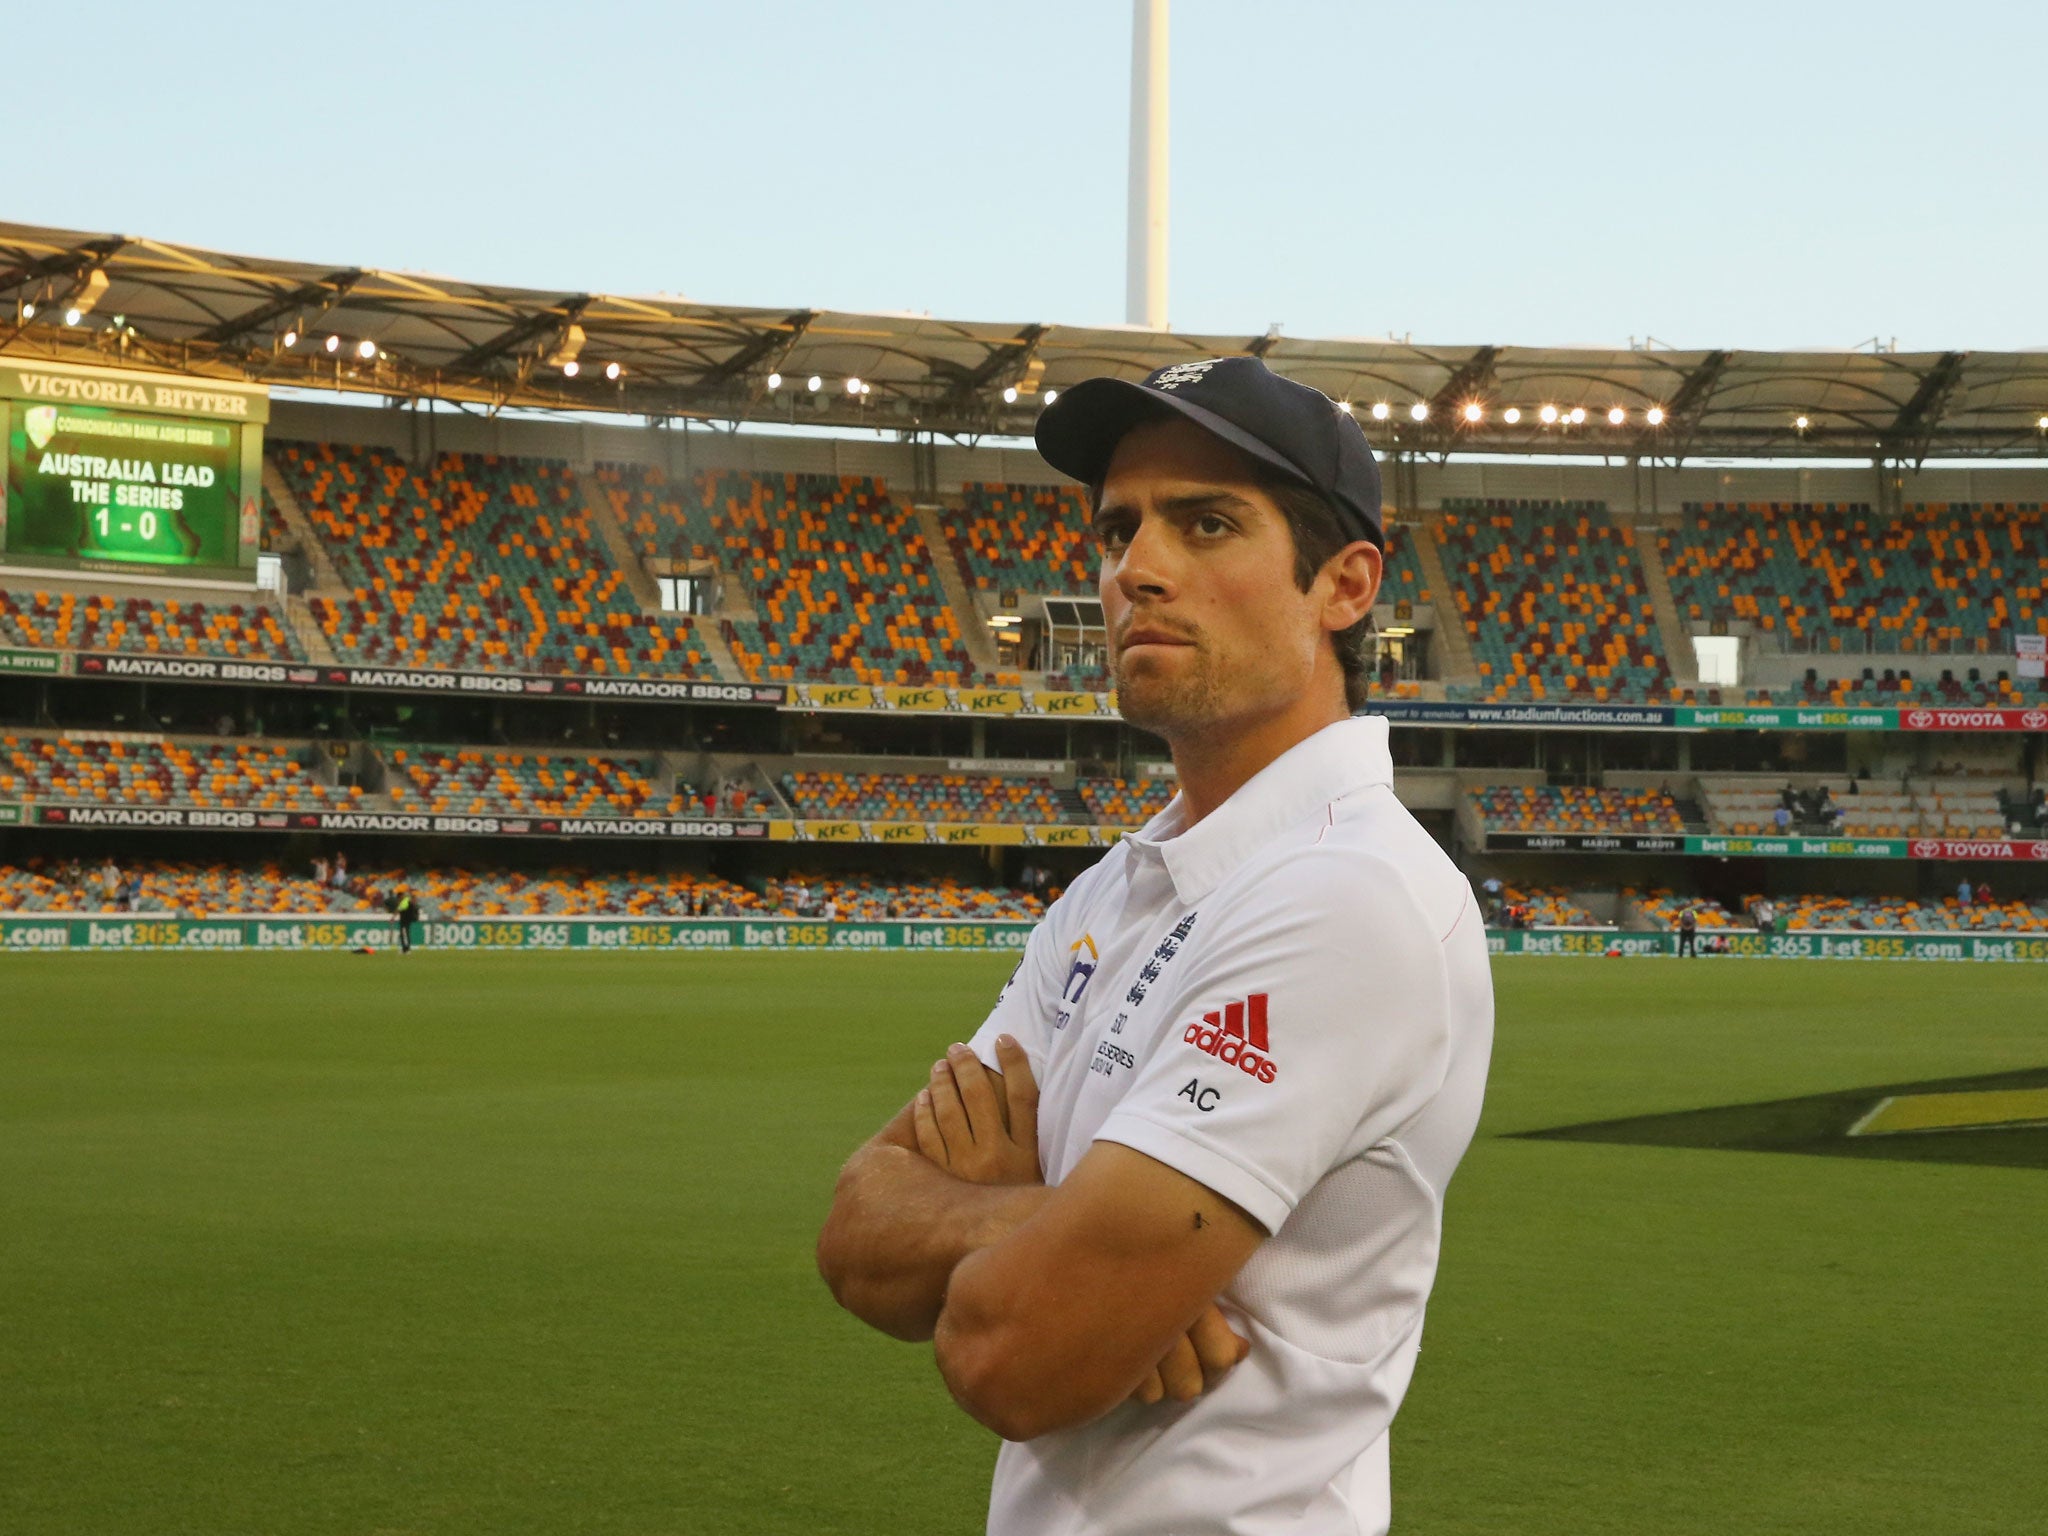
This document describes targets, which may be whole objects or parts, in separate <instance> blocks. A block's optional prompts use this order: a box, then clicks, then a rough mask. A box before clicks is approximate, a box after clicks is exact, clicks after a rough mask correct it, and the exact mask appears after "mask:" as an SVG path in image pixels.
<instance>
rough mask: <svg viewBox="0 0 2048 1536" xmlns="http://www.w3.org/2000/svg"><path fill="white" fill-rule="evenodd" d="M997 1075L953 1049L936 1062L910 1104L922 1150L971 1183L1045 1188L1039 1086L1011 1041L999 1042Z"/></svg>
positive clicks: (970, 1053) (964, 1049) (958, 1048)
mask: <svg viewBox="0 0 2048 1536" xmlns="http://www.w3.org/2000/svg"><path fill="white" fill-rule="evenodd" d="M996 1060H997V1061H998V1062H999V1063H1001V1065H1002V1069H1003V1070H1002V1073H1001V1075H1000V1076H996V1077H992V1076H991V1074H990V1073H989V1070H988V1069H987V1068H986V1067H984V1066H983V1065H982V1064H981V1058H980V1057H978V1056H976V1055H975V1054H974V1052H973V1051H972V1050H970V1049H968V1047H966V1046H964V1045H956V1046H953V1047H952V1048H951V1049H950V1050H948V1051H947V1052H946V1055H945V1058H944V1059H943V1060H941V1061H937V1062H934V1063H933V1064H932V1077H931V1082H930V1084H929V1085H928V1086H926V1087H925V1088H924V1089H922V1090H921V1091H920V1092H919V1093H918V1095H917V1098H916V1100H915V1102H914V1104H913V1107H912V1115H913V1123H914V1124H915V1127H916V1130H917V1150H918V1151H920V1152H922V1153H923V1154H924V1155H925V1156H926V1157H927V1158H929V1159H930V1160H931V1161H932V1162H934V1163H936V1164H938V1165H939V1167H941V1168H943V1169H945V1170H946V1171H947V1172H948V1173H950V1174H952V1175H953V1176H954V1177H955V1178H958V1179H965V1180H967V1181H968V1182H969V1183H970V1184H1042V1183H1044V1182H1045V1176H1044V1174H1043V1173H1042V1172H1041V1171H1040V1169H1039V1166H1038V1083H1037V1081H1036V1079H1034V1078H1033V1077H1032V1075H1031V1059H1030V1058H1029V1057H1028V1056H1026V1055H1025V1054H1024V1047H1023V1046H1021V1045H1019V1044H1018V1043H1017V1042H1016V1040H1015V1039H1013V1038H1012V1037H1011V1036H1009V1035H999V1036H997V1038H996Z"/></svg>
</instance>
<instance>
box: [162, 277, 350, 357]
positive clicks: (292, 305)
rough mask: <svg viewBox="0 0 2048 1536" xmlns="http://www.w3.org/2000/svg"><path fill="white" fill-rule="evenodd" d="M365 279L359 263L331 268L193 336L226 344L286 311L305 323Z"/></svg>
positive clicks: (284, 314)
mask: <svg viewBox="0 0 2048 1536" xmlns="http://www.w3.org/2000/svg"><path fill="white" fill-rule="evenodd" d="M362 280H363V272H362V268H360V267H349V268H347V269H345V270H344V271H340V272H330V273H328V274H327V276H325V277H323V278H321V279H320V280H319V281H318V282H312V283H306V284H304V285H303V286H301V287H298V288H294V289H293V290H292V291H291V292H290V293H283V294H279V295H278V296H277V297H276V298H274V299H272V300H270V301H269V302H268V303H267V304H258V305H257V306H256V307H255V308H254V309H246V310H244V311H242V313H241V314H239V315H232V316H230V317H229V318H227V319H226V320H223V321H221V322H220V324H218V325H215V326H210V327H208V328H207V329H206V330H203V331H201V332H200V333H199V334H198V335H196V336H194V337H193V338H192V339H193V340H194V341H204V342H211V343H212V344H213V345H215V346H222V347H224V346H229V345H231V344H233V343H235V342H238V341H240V340H241V339H242V338H243V337H245V336H247V335H248V334H249V333H250V332H251V331H257V330H261V329H262V328H263V327H264V326H266V325H268V324H270V323H271V322H272V321H273V320H282V319H283V318H284V317H285V316H286V315H291V316H293V317H294V318H295V319H297V320H298V323H300V324H303V323H304V319H310V318H312V317H315V316H318V315H324V314H325V313H327V311H328V310H330V309H332V308H333V307H334V306H335V305H337V304H339V303H340V302H341V301H342V300H343V299H345V298H347V297H348V291H349V290H350V289H351V288H353V287H355V285H356V284H357V283H359V282H361V281H362ZM299 317H304V319H300V318H299Z"/></svg>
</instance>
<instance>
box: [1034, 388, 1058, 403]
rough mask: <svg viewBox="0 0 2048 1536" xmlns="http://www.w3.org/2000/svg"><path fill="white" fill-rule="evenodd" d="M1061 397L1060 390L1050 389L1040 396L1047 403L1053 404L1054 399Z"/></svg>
mask: <svg viewBox="0 0 2048 1536" xmlns="http://www.w3.org/2000/svg"><path fill="white" fill-rule="evenodd" d="M1059 397H1060V392H1059V391H1058V390H1056V389H1048V390H1047V391H1046V392H1045V393H1044V394H1042V395H1040V396H1039V397H1038V398H1039V399H1040V400H1041V401H1042V402H1044V403H1045V404H1046V405H1051V404H1052V403H1053V401H1055V400H1057V399H1059Z"/></svg>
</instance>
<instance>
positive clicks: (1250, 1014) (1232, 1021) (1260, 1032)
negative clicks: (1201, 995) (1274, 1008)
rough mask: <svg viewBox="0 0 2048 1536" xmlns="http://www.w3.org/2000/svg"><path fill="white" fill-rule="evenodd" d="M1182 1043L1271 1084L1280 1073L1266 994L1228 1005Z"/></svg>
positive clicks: (1207, 1017) (1197, 1026) (1192, 1027)
mask: <svg viewBox="0 0 2048 1536" xmlns="http://www.w3.org/2000/svg"><path fill="white" fill-rule="evenodd" d="M1181 1039H1182V1040H1184V1041H1186V1042H1187V1043H1188V1044H1189V1045H1192V1046H1193V1047H1194V1048H1195V1049H1196V1050H1198V1051H1207V1052H1208V1053H1209V1054H1210V1055H1211V1056H1214V1057H1215V1058H1216V1059H1217V1060H1218V1061H1220V1062H1222V1063H1223V1064H1224V1065H1226V1066H1231V1067H1236V1068H1237V1070H1238V1071H1240V1072H1242V1073H1244V1074H1245V1075H1246V1076H1248V1077H1255V1078H1257V1079H1258V1080H1259V1081H1260V1082H1262V1083H1270V1082H1272V1081H1273V1079H1274V1078H1275V1077H1277V1076H1278V1075H1279V1073H1280V1068H1279V1066H1278V1065H1277V1064H1276V1063H1275V1062H1274V1060H1273V1058H1272V1054H1271V1052H1272V1049H1273V1047H1272V1045H1271V1044H1270V1043H1268V1037H1267V1031H1266V994H1265V993H1263V992H1254V993H1252V994H1251V995H1250V996H1249V997H1247V998H1246V999H1245V1000H1244V1001H1243V1002H1241V1003H1227V1004H1225V1005H1224V1006H1223V1007H1222V1008H1221V1009H1217V1010H1212V1011H1210V1012H1208V1013H1205V1014H1203V1015H1202V1018H1201V1022H1200V1023H1198V1024H1190V1025H1189V1026H1188V1027H1187V1031H1186V1033H1184V1034H1183V1035H1182V1036H1181Z"/></svg>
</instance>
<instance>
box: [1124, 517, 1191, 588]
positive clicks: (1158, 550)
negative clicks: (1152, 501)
mask: <svg viewBox="0 0 2048 1536" xmlns="http://www.w3.org/2000/svg"><path fill="white" fill-rule="evenodd" d="M1171 545H1172V540H1171V539H1170V538H1169V537H1168V536H1167V530H1166V529H1165V528H1164V527H1163V526H1162V525H1161V524H1160V522H1159V521H1158V520H1157V519H1155V518H1149V517H1148V518H1144V519H1141V520H1140V522H1139V523H1138V527H1137V530H1136V531H1135V532H1134V533H1133V534H1132V535H1131V542H1130V543H1129V544H1127V545H1125V546H1124V553H1123V558H1122V559H1120V560H1119V561H1117V566H1116V584H1117V587H1118V588H1119V590H1121V591H1122V593H1123V595H1124V596H1125V597H1126V598H1128V599H1130V600H1131V601H1133V602H1135V601H1137V599H1138V598H1139V597H1141V596H1143V597H1148V598H1151V599H1152V600H1153V601H1154V602H1166V601H1169V600H1171V598H1172V597H1173V595H1174V593H1175V591H1176V590H1177V587H1178V583H1177V581H1176V579H1175V574H1174V561H1173V551H1172V548H1171Z"/></svg>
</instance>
